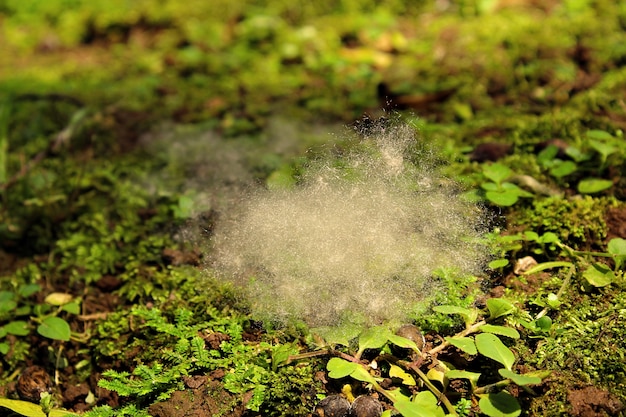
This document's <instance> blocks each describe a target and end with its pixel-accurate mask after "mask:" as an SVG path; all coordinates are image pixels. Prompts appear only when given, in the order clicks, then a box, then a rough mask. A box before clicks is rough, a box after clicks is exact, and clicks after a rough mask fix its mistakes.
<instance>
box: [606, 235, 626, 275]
mask: <svg viewBox="0 0 626 417" xmlns="http://www.w3.org/2000/svg"><path fill="white" fill-rule="evenodd" d="M607 249H608V252H609V253H610V254H611V255H613V257H614V258H613V259H615V270H619V269H621V267H622V265H623V264H624V262H626V239H622V238H621V237H618V238H614V239H611V240H610V241H609V244H608V247H607Z"/></svg>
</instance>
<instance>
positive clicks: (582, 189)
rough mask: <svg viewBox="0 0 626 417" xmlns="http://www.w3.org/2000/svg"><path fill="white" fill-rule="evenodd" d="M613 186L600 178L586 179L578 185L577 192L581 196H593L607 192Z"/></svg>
mask: <svg viewBox="0 0 626 417" xmlns="http://www.w3.org/2000/svg"><path fill="white" fill-rule="evenodd" d="M612 186H613V181H610V180H603V179H600V178H588V179H585V180H582V181H580V182H579V183H578V192H579V193H581V194H593V193H599V192H600V191H604V190H608V189H609V188H611V187H612Z"/></svg>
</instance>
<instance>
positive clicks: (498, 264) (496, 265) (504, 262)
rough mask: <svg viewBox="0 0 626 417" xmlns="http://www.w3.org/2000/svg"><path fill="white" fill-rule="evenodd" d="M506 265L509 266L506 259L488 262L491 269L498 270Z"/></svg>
mask: <svg viewBox="0 0 626 417" xmlns="http://www.w3.org/2000/svg"><path fill="white" fill-rule="evenodd" d="M508 264H509V260H508V259H494V260H493V261H491V262H489V265H488V266H489V268H491V269H500V268H504V267H505V266H507V265H508Z"/></svg>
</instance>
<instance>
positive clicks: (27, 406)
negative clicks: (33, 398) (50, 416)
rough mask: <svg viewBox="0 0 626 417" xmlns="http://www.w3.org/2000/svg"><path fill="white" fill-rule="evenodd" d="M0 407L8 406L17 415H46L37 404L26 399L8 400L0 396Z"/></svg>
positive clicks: (31, 416)
mask: <svg viewBox="0 0 626 417" xmlns="http://www.w3.org/2000/svg"><path fill="white" fill-rule="evenodd" d="M0 407H5V408H8V409H9V410H11V411H14V412H16V413H17V414H19V415H22V416H25V417H46V414H45V413H44V412H43V410H42V409H41V406H40V405H39V404H34V403H31V402H28V401H21V400H10V399H8V398H0Z"/></svg>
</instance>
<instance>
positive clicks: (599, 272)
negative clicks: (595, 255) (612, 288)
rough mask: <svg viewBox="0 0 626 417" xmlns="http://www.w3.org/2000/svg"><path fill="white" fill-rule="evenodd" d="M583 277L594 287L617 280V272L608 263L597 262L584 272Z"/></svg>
mask: <svg viewBox="0 0 626 417" xmlns="http://www.w3.org/2000/svg"><path fill="white" fill-rule="evenodd" d="M583 278H585V280H587V282H588V283H589V284H591V285H593V286H594V287H606V286H607V285H610V284H611V283H612V282H613V281H614V280H615V274H614V273H613V271H611V270H610V269H609V268H608V267H607V266H606V265H603V264H598V263H595V264H593V265H591V266H590V267H589V268H587V269H586V270H585V272H583Z"/></svg>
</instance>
